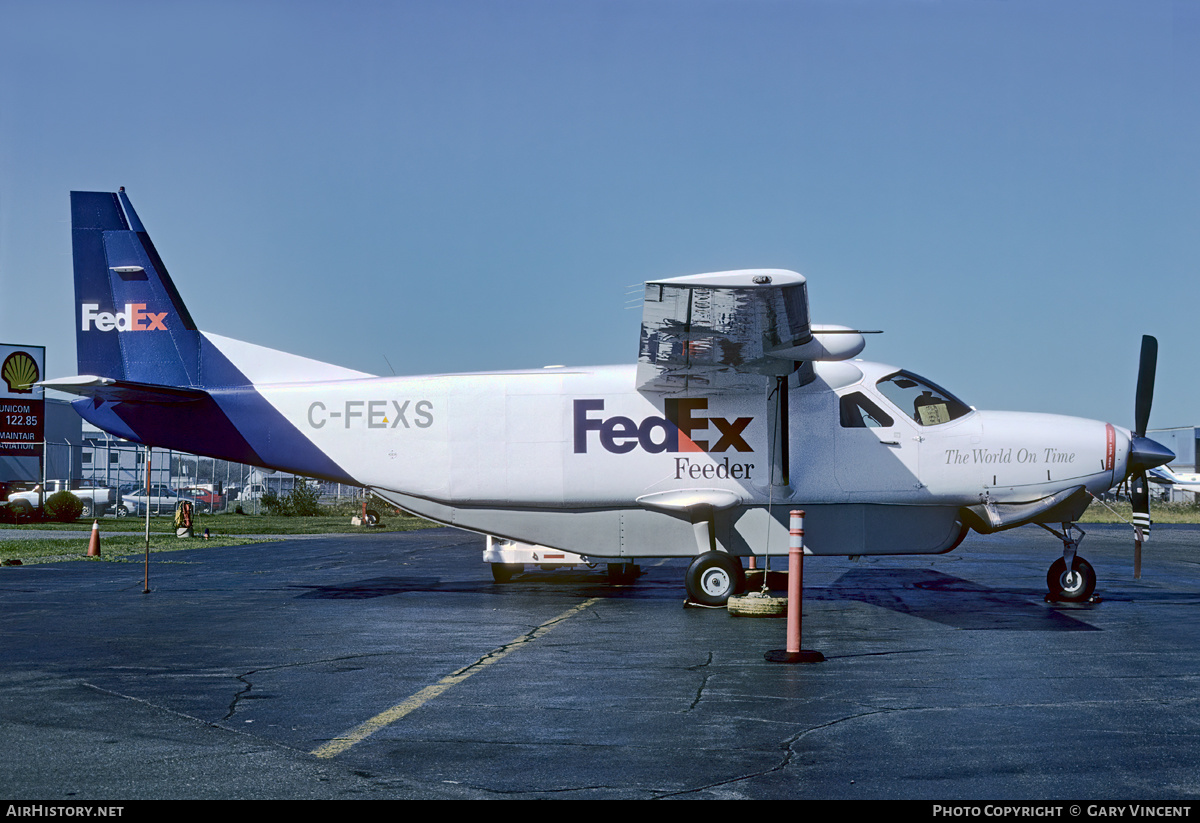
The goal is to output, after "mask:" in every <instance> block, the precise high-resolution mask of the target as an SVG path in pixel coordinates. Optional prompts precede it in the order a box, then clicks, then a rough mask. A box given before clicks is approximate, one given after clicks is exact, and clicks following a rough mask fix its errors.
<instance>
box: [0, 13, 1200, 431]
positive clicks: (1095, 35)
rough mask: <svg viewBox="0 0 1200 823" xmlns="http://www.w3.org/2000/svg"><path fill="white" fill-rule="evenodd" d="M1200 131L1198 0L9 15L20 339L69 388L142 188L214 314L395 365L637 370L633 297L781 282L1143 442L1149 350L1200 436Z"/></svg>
mask: <svg viewBox="0 0 1200 823" xmlns="http://www.w3.org/2000/svg"><path fill="white" fill-rule="evenodd" d="M1198 147H1200V4H1198V3H1194V2H1186V1H1181V2H1166V0H1137V1H1136V2H1133V1H1132V0H1130V1H1129V2H1103V0H1098V1H1097V0H1088V1H1087V2H1067V1H1066V0H1064V1H1063V2H1053V1H1050V2H1047V1H1046V0H1036V1H1031V2H1023V1H1022V0H978V1H976V0H956V2H948V1H947V2H937V1H936V0H926V1H924V2H917V1H916V0H914V1H912V2H898V1H896V0H888V1H887V2H884V1H882V0H860V1H856V0H837V1H836V2H835V1H834V0H790V1H789V2H760V1H757V0H707V1H706V0H570V2H565V1H564V0H554V1H553V2H540V1H537V0H528V1H527V0H480V1H479V2H473V1H466V0H437V2H433V1H432V0H430V1H429V2H369V0H360V1H359V2H348V3H334V2H302V1H300V0H280V2H272V1H270V0H257V1H256V0H239V1H238V2H219V1H216V2H215V1H213V0H206V2H202V3H196V2H170V1H169V0H168V1H167V2H153V3H151V2H104V1H103V0H89V2H72V1H71V0H54V1H52V2H24V1H23V0H0V287H2V288H0V342H5V343H25V344H35V345H45V346H46V347H47V360H48V363H47V371H48V372H49V374H50V376H54V377H57V376H65V375H69V374H73V373H74V372H75V364H74V351H75V344H74V331H73V302H72V299H71V289H72V286H71V256H70V227H69V211H68V192H69V191H71V190H73V189H80V190H101V191H114V190H116V188H117V187H118V186H122V185H123V186H125V187H126V188H127V190H128V192H129V194H130V197H131V199H132V201H133V203H134V206H135V207H136V208H137V209H138V212H139V214H140V216H141V218H142V220H143V222H144V223H145V224H146V226H147V228H148V229H149V230H150V232H151V234H152V236H153V237H154V239H155V242H156V244H157V246H158V249H159V251H160V252H161V254H162V256H163V258H164V259H165V261H166V263H167V266H168V267H169V268H170V270H171V273H172V276H173V277H174V279H175V282H176V284H177V285H178V287H179V289H180V291H181V293H182V294H183V296H184V298H185V300H186V301H187V303H188V306H189V308H190V309H191V312H192V314H193V316H194V317H195V318H196V320H197V323H198V324H199V325H200V326H201V328H204V329H205V330H207V331H212V332H216V333H218V334H223V335H226V336H229V337H235V338H239V339H244V340H248V341H250V342H253V343H257V344H260V345H266V346H271V347H273V348H278V349H284V350H287V351H292V352H296V353H299V354H303V355H306V356H309V357H315V358H318V359H323V360H327V361H330V362H334V363H338V364H341V365H345V366H349V367H352V368H356V369H360V370H364V371H369V372H372V373H375V374H388V373H390V372H391V370H392V369H394V370H395V371H396V372H397V373H399V374H423V373H431V372H445V371H470V370H476V369H506V368H524V367H536V366H541V365H545V364H548V363H565V364H573V365H592V364H606V363H623V362H632V361H633V359H634V358H635V357H636V354H637V330H638V324H639V321H640V310H639V309H637V308H629V306H636V301H635V302H630V300H631V298H630V294H629V292H630V289H629V287H630V286H631V285H636V284H639V283H640V282H642V281H643V280H648V279H657V278H662V277H672V276H677V275H685V274H696V273H700V272H708V271H721V270H726V269H734V268H751V267H778V268H788V269H793V270H795V271H799V272H801V273H802V274H804V275H805V276H806V277H807V278H808V280H809V299H810V303H811V308H812V315H813V319H814V321H816V322H823V323H842V324H847V325H853V326H857V327H859V328H878V329H883V330H885V333H884V334H883V335H877V336H872V337H871V338H869V341H868V347H867V350H866V351H865V352H864V356H865V357H869V358H870V359H874V360H880V361H883V362H887V363H892V364H895V365H900V366H905V367H908V368H911V369H913V370H915V371H917V372H919V373H921V374H924V375H925V376H927V377H929V378H931V379H933V380H935V381H937V382H940V383H942V384H943V385H944V386H946V387H947V388H948V389H951V390H952V391H955V392H956V393H958V394H959V395H961V396H962V398H963V399H964V400H966V401H967V402H969V403H971V404H973V405H975V406H978V407H980V408H1001V409H1019V410H1030V411H1050V412H1059V413H1066V414H1075V415H1080V416H1085V417H1095V418H1100V419H1105V420H1110V421H1112V422H1114V423H1118V424H1121V425H1129V424H1131V423H1132V416H1133V391H1134V385H1135V380H1136V369H1137V350H1138V346H1139V344H1140V339H1141V335H1142V334H1144V333H1153V334H1155V335H1157V336H1158V338H1159V341H1160V344H1161V346H1162V353H1161V355H1160V360H1159V369H1158V387H1157V388H1158V391H1157V394H1156V400H1155V409H1154V414H1153V416H1152V419H1151V426H1152V427H1165V426H1182V425H1200V391H1198V389H1197V386H1196V382H1195V380H1194V376H1195V373H1196V368H1195V357H1194V354H1193V349H1194V343H1193V339H1194V335H1193V333H1192V332H1193V327H1194V326H1195V317H1196V314H1197V312H1198V311H1200V301H1198V300H1197V295H1198V291H1200V289H1198V288H1197V274H1198V273H1200V231H1198V230H1200V149H1198ZM636 296H637V295H636V293H635V295H634V297H635V298H636ZM389 363H390V367H389V365H388V364H389Z"/></svg>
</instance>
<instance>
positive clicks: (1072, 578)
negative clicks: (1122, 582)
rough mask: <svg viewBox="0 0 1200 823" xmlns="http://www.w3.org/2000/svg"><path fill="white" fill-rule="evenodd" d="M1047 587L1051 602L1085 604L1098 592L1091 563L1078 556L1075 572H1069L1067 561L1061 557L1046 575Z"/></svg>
mask: <svg viewBox="0 0 1200 823" xmlns="http://www.w3.org/2000/svg"><path fill="white" fill-rule="evenodd" d="M1046 587H1047V588H1049V589H1050V599H1051V600H1056V601H1060V602H1064V603H1083V602H1085V601H1087V600H1088V598H1090V597H1091V596H1092V593H1093V592H1094V591H1096V572H1095V570H1094V569H1093V568H1092V564H1091V563H1089V562H1087V561H1086V560H1084V559H1083V558H1082V557H1078V556H1077V557H1076V558H1075V568H1074V570H1073V571H1071V572H1068V571H1067V561H1065V560H1063V559H1062V558H1061V557H1060V558H1058V559H1057V560H1055V561H1054V562H1053V563H1052V564H1051V565H1050V571H1048V572H1047V573H1046Z"/></svg>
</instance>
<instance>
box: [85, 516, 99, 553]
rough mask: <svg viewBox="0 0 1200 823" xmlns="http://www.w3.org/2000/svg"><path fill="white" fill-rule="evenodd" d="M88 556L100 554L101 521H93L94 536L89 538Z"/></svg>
mask: <svg viewBox="0 0 1200 823" xmlns="http://www.w3.org/2000/svg"><path fill="white" fill-rule="evenodd" d="M87 556H88V557H99V556H100V521H99V520H93V521H92V537H91V539H90V540H88V553H87Z"/></svg>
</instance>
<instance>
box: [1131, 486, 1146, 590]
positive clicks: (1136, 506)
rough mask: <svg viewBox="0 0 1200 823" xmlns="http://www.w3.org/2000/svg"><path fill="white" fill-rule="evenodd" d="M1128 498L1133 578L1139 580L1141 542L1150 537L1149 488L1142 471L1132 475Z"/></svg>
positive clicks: (1140, 575) (1140, 572) (1140, 571)
mask: <svg viewBox="0 0 1200 823" xmlns="http://www.w3.org/2000/svg"><path fill="white" fill-rule="evenodd" d="M1129 499H1130V502H1132V503H1133V579H1134V580H1141V578H1142V544H1143V543H1145V542H1146V541H1147V540H1149V539H1150V490H1149V487H1148V486H1147V485H1146V473H1145V472H1144V471H1142V472H1138V473H1137V474H1136V475H1134V476H1133V483H1132V484H1131V485H1130V487H1129Z"/></svg>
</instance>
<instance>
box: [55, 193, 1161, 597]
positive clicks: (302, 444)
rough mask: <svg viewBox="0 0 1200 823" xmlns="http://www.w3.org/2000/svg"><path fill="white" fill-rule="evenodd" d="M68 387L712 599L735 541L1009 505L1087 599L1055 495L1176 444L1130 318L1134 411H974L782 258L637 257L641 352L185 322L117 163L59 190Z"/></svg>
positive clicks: (886, 533) (732, 560)
mask: <svg viewBox="0 0 1200 823" xmlns="http://www.w3.org/2000/svg"><path fill="white" fill-rule="evenodd" d="M71 210H72V227H73V238H74V240H73V246H74V265H75V288H76V303H77V314H76V322H77V326H76V328H77V330H78V332H77V334H78V359H79V372H80V376H78V377H71V378H63V379H58V380H50V381H46V382H45V383H44V384H43V385H46V386H50V387H52V388H56V389H60V390H64V391H68V392H73V393H75V394H77V395H80V398H79V399H77V400H76V401H75V407H76V408H77V409H78V410H79V412H80V414H81V415H82V416H83V417H84V418H85V419H87V420H89V421H91V422H92V423H94V424H95V425H97V426H98V427H100V428H101V429H104V430H105V431H108V432H111V433H113V434H115V435H118V436H121V437H124V438H127V439H129V440H132V441H135V442H138V443H144V444H146V445H149V446H155V447H164V448H171V449H178V450H182V451H188V452H192V453H195V454H201V455H206V456H213V457H219V458H223V459H227V460H233V461H239V462H242V463H249V464H253V465H257V466H262V467H265V468H270V469H279V470H284V471H289V472H295V473H297V474H302V475H307V476H310V477H316V478H324V479H328V480H334V481H338V482H342V483H354V484H359V485H361V486H364V487H366V488H368V489H369V490H370V491H371V492H372V493H373V494H375V495H377V496H379V497H380V498H382V499H383V500H385V501H387V502H388V503H391V504H393V505H395V506H398V507H401V508H403V509H407V510H408V511H411V512H414V513H416V514H418V515H421V516H423V517H426V518H429V519H431V520H435V521H438V522H441V523H446V524H449V525H452V526H456V527H459V528H463V529H467V530H472V531H477V532H480V533H483V534H487V535H493V536H496V537H498V538H503V539H507V540H513V541H520V542H523V543H528V544H534V545H539V546H544V547H550V548H555V549H562V550H566V551H570V552H573V553H575V554H580V555H586V556H587V557H588V558H591V559H603V560H608V561H609V562H611V563H614V564H622V563H633V562H634V561H635V560H637V559H639V558H647V557H691V558H694V559H693V560H692V562H691V564H690V566H689V567H688V571H687V574H686V587H687V592H688V595H689V597H690V598H691V599H692V600H694V601H696V602H700V603H704V604H709V605H719V604H721V603H724V602H725V600H726V599H727V598H728V597H729V596H730V594H732V593H734V592H736V591H737V590H738V588H739V586H740V584H741V581H742V568H743V567H742V561H743V558H747V557H750V556H752V555H759V556H761V555H763V554H767V553H769V554H772V555H786V553H787V545H788V540H787V533H788V528H787V521H788V512H789V511H790V510H791V509H796V508H802V509H803V510H804V511H805V512H806V518H805V543H806V551H807V552H808V553H810V554H814V555H865V554H936V553H941V552H948V551H950V550H952V549H953V548H955V547H956V546H957V545H958V544H959V543H960V542H961V541H962V540H963V538H964V537H965V536H966V534H967V532H968V530H969V529H974V530H976V531H978V532H982V533H991V532H996V531H1000V530H1002V529H1010V528H1014V527H1017V526H1020V525H1024V524H1027V523H1036V524H1039V525H1042V526H1044V527H1045V528H1047V529H1048V530H1051V531H1054V530H1053V529H1052V528H1051V524H1061V526H1062V531H1061V532H1058V531H1054V533H1055V534H1056V535H1057V536H1058V537H1059V538H1060V539H1061V540H1062V545H1063V550H1062V556H1061V557H1059V558H1058V559H1057V560H1056V561H1055V562H1054V565H1052V566H1051V568H1050V572H1049V574H1048V576H1047V582H1048V586H1049V589H1050V595H1051V596H1052V597H1054V598H1057V599H1060V600H1072V601H1079V600H1086V599H1087V598H1089V597H1090V596H1091V594H1092V592H1093V589H1094V588H1095V585H1096V576H1095V572H1094V571H1093V570H1092V568H1091V566H1090V565H1089V564H1088V563H1087V561H1086V560H1084V559H1083V558H1082V557H1079V556H1077V554H1076V549H1077V546H1078V540H1079V536H1081V535H1082V532H1080V531H1079V530H1078V528H1077V527H1076V526H1075V521H1076V520H1077V519H1078V518H1079V516H1080V514H1081V513H1082V512H1083V511H1084V509H1085V508H1086V507H1087V505H1088V503H1089V502H1090V500H1091V495H1092V494H1098V493H1101V492H1104V491H1106V490H1108V489H1109V488H1111V487H1112V486H1114V485H1115V484H1117V483H1119V482H1121V481H1122V480H1123V479H1124V478H1126V477H1127V476H1132V477H1133V478H1134V479H1135V485H1136V481H1137V480H1141V487H1142V490H1143V491H1142V498H1141V502H1140V503H1139V504H1138V506H1137V508H1138V511H1139V513H1140V516H1141V520H1142V521H1143V523H1144V526H1145V527H1146V528H1148V526H1149V517H1148V502H1147V499H1146V496H1145V492H1144V489H1145V472H1146V471H1147V470H1148V469H1150V468H1152V467H1154V466H1157V465H1160V464H1162V463H1165V462H1167V461H1169V460H1170V459H1172V458H1173V455H1172V454H1171V453H1170V452H1169V451H1168V450H1166V449H1165V448H1163V447H1162V446H1161V445H1159V444H1158V443H1155V442H1154V441H1152V440H1148V439H1147V438H1146V437H1145V429H1146V422H1147V418H1148V416H1149V412H1150V398H1151V394H1152V392H1153V380H1154V360H1155V356H1156V346H1155V345H1154V344H1153V338H1146V339H1145V341H1144V347H1143V365H1142V371H1141V374H1140V376H1139V385H1138V394H1137V414H1136V418H1137V423H1136V425H1135V428H1134V430H1133V431H1132V432H1131V431H1129V430H1127V429H1124V428H1121V427H1119V426H1114V425H1111V424H1109V423H1103V422H1097V421H1093V420H1083V419H1078V418H1071V417H1061V416H1053V415H1047V414H1018V413H1013V412H993V411H977V410H976V409H974V408H972V407H970V406H968V405H967V404H966V403H964V402H962V401H961V400H959V399H958V398H956V397H955V396H954V395H952V394H950V393H949V392H948V391H946V390H945V389H942V388H941V387H939V386H937V385H935V384H934V383H931V382H930V381H928V380H925V379H924V378H922V377H918V376H917V375H915V374H912V373H911V372H908V371H904V370H903V369H898V368H894V367H892V366H885V365H881V364H878V363H868V362H862V361H858V360H854V361H853V362H851V358H853V357H854V356H855V355H857V354H858V353H859V352H860V351H861V350H862V349H863V346H864V338H863V336H862V334H863V333H862V332H859V331H855V330H853V329H849V328H846V327H844V326H818V325H814V324H811V323H810V322H809V314H808V296H807V285H806V281H805V279H804V277H802V276H801V275H799V274H796V273H794V272H790V271H783V270H776V269H754V270H747V271H734V272H721V273H716V274H702V275H696V276H690V277H676V278H672V279H667V280H658V281H653V282H649V283H646V286H645V297H644V312H643V322H642V331H641V341H640V354H639V357H638V362H637V363H636V365H628V366H602V367H595V368H568V367H557V366H556V367H552V368H545V369H533V370H528V371H508V372H491V373H466V374H457V375H434V376H426V377H375V376H371V375H368V374H364V373H362V372H357V371H352V370H350V369H345V368H341V367H338V366H333V365H329V364H326V363H321V362H317V361H313V360H309V359H306V358H301V357H296V356H293V355H289V354H285V353H282V352H278V351H274V350H271V349H266V348H262V347H259V346H255V345H251V344H249V343H243V342H239V341H236V340H231V339H229V338H226V337H221V336H218V335H215V334H208V333H205V332H201V331H199V330H198V329H197V327H196V325H195V323H194V322H193V321H192V317H191V315H190V314H189V313H188V311H187V308H186V307H185V306H184V303H183V300H182V298H181V297H180V294H179V292H178V291H177V290H176V288H175V286H174V284H173V283H172V282H171V279H170V277H169V276H168V274H167V270H166V268H165V267H164V266H163V263H162V260H161V259H160V257H159V255H158V252H157V251H156V250H155V248H154V245H153V244H152V243H151V241H150V237H149V235H148V234H147V232H146V230H145V228H144V227H143V226H142V223H141V221H140V220H139V219H138V216H137V214H136V213H135V212H134V210H133V207H132V205H131V204H130V202H129V198H128V197H127V196H126V194H125V191H124V189H122V190H121V191H120V192H118V193H101V192H73V193H72V195H71Z"/></svg>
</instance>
